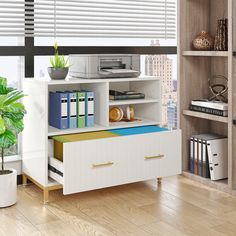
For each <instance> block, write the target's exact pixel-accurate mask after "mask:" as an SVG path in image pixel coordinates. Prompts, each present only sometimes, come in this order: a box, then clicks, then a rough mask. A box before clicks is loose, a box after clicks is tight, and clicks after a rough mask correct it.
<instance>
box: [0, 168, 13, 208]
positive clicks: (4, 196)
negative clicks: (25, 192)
mask: <svg viewBox="0 0 236 236" xmlns="http://www.w3.org/2000/svg"><path fill="white" fill-rule="evenodd" d="M6 171H7V172H8V173H6V174H3V175H0V208H1V207H9V206H12V205H14V204H15V203H16V187H17V181H16V176H17V171H16V170H14V169H9V170H6Z"/></svg>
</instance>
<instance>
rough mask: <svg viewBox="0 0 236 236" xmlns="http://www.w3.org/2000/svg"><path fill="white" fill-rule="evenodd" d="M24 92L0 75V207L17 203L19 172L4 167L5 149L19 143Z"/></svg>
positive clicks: (23, 109) (23, 113)
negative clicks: (11, 85) (0, 161)
mask: <svg viewBox="0 0 236 236" xmlns="http://www.w3.org/2000/svg"><path fill="white" fill-rule="evenodd" d="M23 96H24V95H23V93H22V92H21V91H18V90H16V89H13V88H10V87H7V79H6V78H2V77H0V153H1V160H2V163H1V170H0V207H8V206H11V205H13V204H15V203H16V188H17V172H16V170H13V169H5V167H4V150H5V149H7V148H10V147H11V146H13V145H16V143H17V135H18V134H19V133H20V132H22V131H23V129H24V125H23V117H24V115H25V113H26V111H25V107H24V105H23V104H22V103H21V102H19V99H21V98H22V97H23Z"/></svg>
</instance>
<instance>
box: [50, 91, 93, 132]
mask: <svg viewBox="0 0 236 236" xmlns="http://www.w3.org/2000/svg"><path fill="white" fill-rule="evenodd" d="M49 100H50V101H49V124H50V125H51V126H53V127H56V128H58V129H69V128H83V127H86V126H88V127H92V126H94V93H93V92H92V91H64V92H61V91H57V92H50V94H49Z"/></svg>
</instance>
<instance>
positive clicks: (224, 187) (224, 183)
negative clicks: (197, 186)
mask: <svg viewBox="0 0 236 236" xmlns="http://www.w3.org/2000/svg"><path fill="white" fill-rule="evenodd" d="M183 176H185V177H187V178H189V179H192V180H194V181H196V182H199V183H202V184H204V185H206V186H208V187H211V188H214V189H217V190H220V191H223V192H226V193H229V192H230V189H229V187H228V179H222V180H217V181H212V180H210V179H207V178H203V177H201V176H199V175H195V174H192V173H190V172H188V171H183Z"/></svg>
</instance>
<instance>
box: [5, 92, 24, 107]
mask: <svg viewBox="0 0 236 236" xmlns="http://www.w3.org/2000/svg"><path fill="white" fill-rule="evenodd" d="M24 96H25V95H24V94H23V93H22V92H21V91H17V90H13V91H11V92H10V93H8V94H7V96H6V99H5V101H4V102H3V104H4V105H5V106H7V105H9V104H11V103H13V102H15V101H17V100H19V99H21V98H23V97H24Z"/></svg>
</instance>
